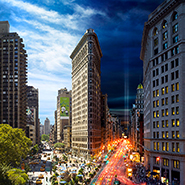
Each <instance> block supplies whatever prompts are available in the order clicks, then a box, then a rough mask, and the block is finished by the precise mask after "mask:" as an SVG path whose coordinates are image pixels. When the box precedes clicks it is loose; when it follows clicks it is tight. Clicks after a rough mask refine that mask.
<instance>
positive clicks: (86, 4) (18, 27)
mask: <svg viewBox="0 0 185 185" xmlns="http://www.w3.org/2000/svg"><path fill="white" fill-rule="evenodd" d="M162 2H163V0H130V1H129V0H119V1H117V0H99V1H98V0H76V1H75V0H37V1H34V0H26V1H25V0H24V1H21V0H1V1H0V21H9V24H10V31H11V32H17V33H18V34H19V35H20V36H21V37H22V38H23V41H24V44H25V49H26V50H27V53H28V85H32V86H34V87H35V88H38V89H39V106H40V119H41V123H44V120H45V118H46V117H48V118H49V119H50V121H51V124H53V123H54V111H55V110H56V99H57V93H58V90H59V89H60V88H64V87H67V89H69V90H70V89H71V59H70V58H69V56H70V54H71V53H72V51H73V49H74V48H75V46H76V45H77V43H78V42H79V40H80V39H81V37H82V36H83V34H84V33H85V31H86V29H88V28H93V29H94V30H95V32H96V34H97V35H98V39H99V42H100V46H101V49H102V53H103V57H102V60H101V71H102V73H101V77H102V79H101V80H102V81H101V83H102V92H103V93H107V94H108V104H109V108H111V109H124V108H130V107H131V105H132V103H134V100H135V94H136V88H137V85H138V84H139V83H141V82H142V79H143V77H142V61H141V60H140V59H139V56H140V49H141V39H142V32H143V27H144V22H145V21H147V19H148V15H149V14H150V13H151V12H152V11H153V10H154V9H155V8H156V7H157V6H158V5H159V4H160V3H162Z"/></svg>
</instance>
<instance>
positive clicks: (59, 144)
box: [54, 143, 65, 148]
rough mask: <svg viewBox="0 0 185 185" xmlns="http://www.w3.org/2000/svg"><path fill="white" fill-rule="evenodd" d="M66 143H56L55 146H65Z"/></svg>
mask: <svg viewBox="0 0 185 185" xmlns="http://www.w3.org/2000/svg"><path fill="white" fill-rule="evenodd" d="M64 146H65V145H64V143H55V144H54V148H64Z"/></svg>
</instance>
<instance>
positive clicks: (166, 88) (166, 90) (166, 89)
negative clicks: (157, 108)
mask: <svg viewBox="0 0 185 185" xmlns="http://www.w3.org/2000/svg"><path fill="white" fill-rule="evenodd" d="M165 92H166V94H168V86H166V87H165Z"/></svg>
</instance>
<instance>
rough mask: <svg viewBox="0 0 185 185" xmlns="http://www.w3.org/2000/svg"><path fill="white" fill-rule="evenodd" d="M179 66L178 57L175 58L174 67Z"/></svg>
mask: <svg viewBox="0 0 185 185" xmlns="http://www.w3.org/2000/svg"><path fill="white" fill-rule="evenodd" d="M177 66H179V59H178V58H177V59H175V67H177Z"/></svg>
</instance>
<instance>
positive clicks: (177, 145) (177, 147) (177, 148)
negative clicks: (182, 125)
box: [176, 143, 180, 152]
mask: <svg viewBox="0 0 185 185" xmlns="http://www.w3.org/2000/svg"><path fill="white" fill-rule="evenodd" d="M176 152H180V148H179V143H176Z"/></svg>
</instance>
